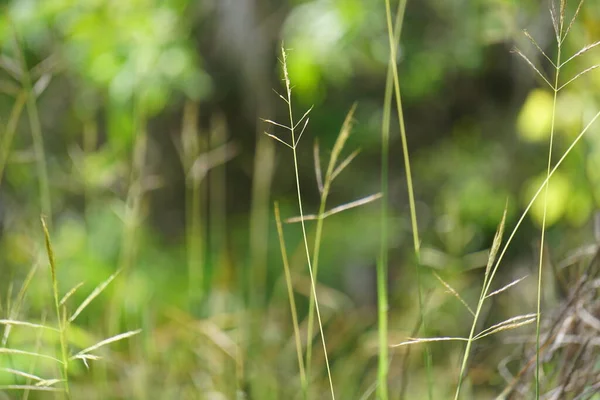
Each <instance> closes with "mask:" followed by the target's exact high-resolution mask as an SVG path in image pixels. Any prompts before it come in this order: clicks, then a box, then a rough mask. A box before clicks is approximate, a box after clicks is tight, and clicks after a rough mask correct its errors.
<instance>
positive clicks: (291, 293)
mask: <svg viewBox="0 0 600 400" xmlns="http://www.w3.org/2000/svg"><path fill="white" fill-rule="evenodd" d="M317 148H318V147H317ZM275 222H276V223H277V236H278V237H279V247H280V249H281V258H282V260H283V269H284V272H285V283H286V286H287V290H288V300H289V302H290V311H291V313H292V324H293V326H294V339H295V342H296V356H297V357H298V368H299V370H300V381H301V384H302V388H303V390H306V389H305V388H306V373H305V371H304V357H303V355H302V339H300V328H299V327H298V315H297V313H296V301H295V299H294V289H293V282H292V276H291V273H290V265H289V260H288V255H287V250H286V248H285V239H284V237H283V227H282V226H281V215H280V213H279V203H277V202H276V203H275ZM305 395H306V392H305Z"/></svg>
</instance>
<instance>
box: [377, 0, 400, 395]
mask: <svg viewBox="0 0 600 400" xmlns="http://www.w3.org/2000/svg"><path fill="white" fill-rule="evenodd" d="M405 8H406V1H405V0H403V1H401V2H400V4H399V5H398V10H397V11H396V21H395V28H394V46H397V45H398V43H399V41H400V33H401V32H402V22H403V20H404V10H405ZM395 62H396V60H394V59H393V58H392V57H391V56H390V60H389V63H388V72H387V78H386V84H385V95H384V101H383V121H382V125H381V193H382V199H381V248H380V254H379V260H378V262H377V313H378V318H377V321H378V334H379V335H378V336H379V360H378V373H377V398H379V399H381V400H387V399H388V396H389V394H388V373H389V349H388V333H387V331H388V316H387V313H388V308H389V304H388V293H387V276H388V267H389V266H388V232H389V225H388V221H389V209H388V202H389V193H388V171H389V165H388V164H389V142H390V120H391V109H392V95H393V79H394V78H393V73H392V71H393V66H392V65H393V64H395Z"/></svg>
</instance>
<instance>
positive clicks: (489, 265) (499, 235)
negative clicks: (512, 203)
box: [483, 202, 508, 287]
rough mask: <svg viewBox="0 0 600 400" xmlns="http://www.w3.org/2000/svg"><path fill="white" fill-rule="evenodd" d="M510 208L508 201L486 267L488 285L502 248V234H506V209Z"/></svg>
mask: <svg viewBox="0 0 600 400" xmlns="http://www.w3.org/2000/svg"><path fill="white" fill-rule="evenodd" d="M507 210H508V202H507V203H506V205H505V206H504V212H503V213H502V219H501V220H500V224H499V225H498V229H497V230H496V234H495V235H494V241H493V242H492V248H491V249H490V255H489V257H488V262H487V266H486V267H485V277H484V279H483V285H484V287H485V286H486V284H487V282H488V278H489V274H490V271H491V269H492V266H493V265H494V262H495V261H496V255H497V254H498V250H499V249H500V245H501V244H502V235H504V226H505V224H506V211H507Z"/></svg>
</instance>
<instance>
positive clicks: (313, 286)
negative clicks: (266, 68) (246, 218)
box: [282, 48, 335, 399]
mask: <svg viewBox="0 0 600 400" xmlns="http://www.w3.org/2000/svg"><path fill="white" fill-rule="evenodd" d="M282 64H283V73H284V75H285V86H286V91H287V104H288V110H289V118H290V132H291V136H292V143H293V147H292V153H293V155H294V174H295V178H296V190H297V196H298V209H299V212H300V224H301V226H302V239H303V242H304V250H305V252H306V260H307V263H308V273H309V275H310V285H311V291H312V296H313V297H314V299H315V311H316V313H317V322H318V323H319V333H320V335H321V343H322V345H323V352H324V354H325V366H326V368H327V377H328V379H329V388H330V391H331V398H332V399H335V392H334V390H333V379H332V377H331V368H330V366H329V356H328V354H327V345H326V343H325V335H324V333H323V323H322V320H321V312H320V310H319V299H318V297H317V288H316V281H315V276H314V273H313V268H312V263H311V257H310V250H309V248H308V237H307V234H306V226H305V223H304V211H303V208H302V194H301V191H300V173H299V170H298V155H297V152H296V147H297V146H296V144H297V143H296V130H295V129H294V126H295V125H294V116H293V113H292V87H291V84H290V78H289V75H288V70H287V55H286V53H285V49H283V48H282ZM306 376H307V379H310V376H309V375H308V364H307V375H306Z"/></svg>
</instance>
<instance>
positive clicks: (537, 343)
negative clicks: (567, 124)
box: [535, 2, 565, 400]
mask: <svg viewBox="0 0 600 400" xmlns="http://www.w3.org/2000/svg"><path fill="white" fill-rule="evenodd" d="M564 7H565V4H564V3H563V2H561V18H560V29H559V34H558V38H557V53H556V63H555V67H556V68H555V74H554V88H553V89H554V90H553V92H554V93H553V98H552V122H551V125H550V143H549V145H548V165H547V168H546V179H547V181H546V184H545V186H544V212H543V216H542V227H541V237H540V256H539V265H538V283H537V310H536V323H535V398H536V400H539V398H540V323H541V319H542V272H543V265H544V243H545V238H546V214H547V210H548V187H549V186H550V171H551V169H552V147H553V145H554V131H555V123H556V98H557V97H558V90H559V86H558V79H559V75H560V67H561V65H560V63H561V50H562V34H563V26H564V24H563V17H562V16H563V15H564Z"/></svg>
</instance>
